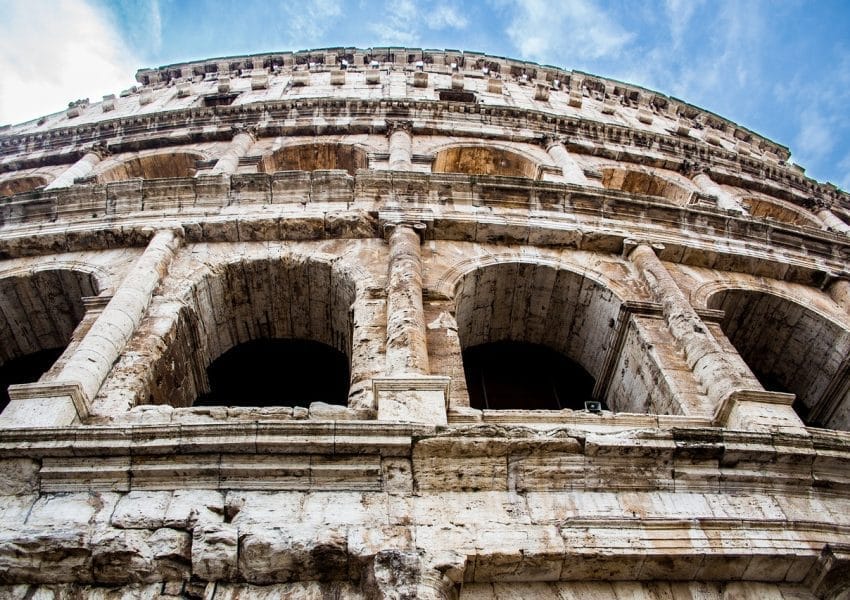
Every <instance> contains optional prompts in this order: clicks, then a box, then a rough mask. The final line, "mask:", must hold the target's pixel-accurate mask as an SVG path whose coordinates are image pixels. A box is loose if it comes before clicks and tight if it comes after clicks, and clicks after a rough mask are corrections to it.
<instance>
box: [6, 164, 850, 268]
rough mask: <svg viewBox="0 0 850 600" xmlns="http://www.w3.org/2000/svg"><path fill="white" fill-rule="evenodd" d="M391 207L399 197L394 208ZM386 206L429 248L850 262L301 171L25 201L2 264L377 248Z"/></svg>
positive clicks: (763, 231)
mask: <svg viewBox="0 0 850 600" xmlns="http://www.w3.org/2000/svg"><path fill="white" fill-rule="evenodd" d="M518 194H519V195H518ZM399 198H408V200H407V201H406V203H405V205H401V206H399V205H398V200H399ZM414 198H415V199H416V200H415V201H414V200H413V199H414ZM408 204H409V206H408ZM388 206H393V207H396V210H401V211H402V212H404V211H410V210H411V209H416V210H418V211H419V212H421V211H422V210H424V209H428V211H429V214H430V215H431V216H430V218H431V219H432V222H433V227H431V228H430V229H429V230H428V231H427V232H426V237H427V238H428V239H438V240H457V241H472V242H480V243H516V244H529V245H537V246H548V247H563V248H575V249H580V250H588V251H598V252H607V253H614V254H618V253H619V252H620V251H621V249H622V246H623V242H624V240H625V239H627V238H631V237H635V236H636V235H639V236H641V237H642V238H645V239H647V240H650V241H652V242H658V243H662V244H664V247H665V250H664V252H663V256H662V259H663V260H667V261H670V262H674V263H682V264H697V265H700V266H707V267H714V268H718V269H723V270H729V271H737V272H745V273H750V274H754V275H762V276H768V277H773V278H777V279H785V280H789V281H797V282H801V283H806V284H808V285H820V284H822V283H823V281H824V279H825V278H827V277H829V276H831V275H834V274H835V273H843V272H845V271H846V265H847V263H848V261H850V239H848V238H847V237H846V236H841V235H838V234H834V233H830V232H828V231H824V230H820V229H814V228H811V227H806V226H794V225H786V224H782V223H777V222H769V221H763V220H759V219H753V218H749V217H747V216H743V215H739V214H730V213H728V212H727V211H723V210H720V209H716V208H711V207H704V206H701V205H698V204H693V205H689V206H684V207H682V206H675V205H671V204H667V203H663V202H661V201H659V199H657V198H653V197H648V196H638V195H633V194H626V193H623V192H615V191H611V190H604V189H600V188H586V187H581V186H576V185H570V184H560V183H554V182H541V181H535V182H531V183H529V182H528V180H525V179H523V178H509V177H496V176H490V177H485V176H475V177H471V176H467V175H458V174H424V173H409V172H393V171H368V170H362V171H359V172H358V173H357V174H356V175H355V176H354V177H352V176H350V175H348V174H346V173H345V172H342V171H339V172H335V173H324V174H323V175H322V177H320V178H317V179H316V180H314V179H313V177H312V175H311V173H309V172H287V173H277V174H263V173H257V174H244V175H233V176H231V177H227V176H201V177H197V178H176V179H159V180H141V179H138V180H130V181H123V182H116V183H112V184H108V185H75V186H73V187H71V188H66V189H61V190H51V191H50V192H33V193H30V194H21V195H18V196H15V197H13V199H12V200H11V201H9V202H7V203H5V204H4V205H2V206H0V221H2V227H0V256H2V257H5V258H12V257H16V256H28V255H41V254H45V253H52V252H56V251H57V250H60V249H61V250H62V251H73V250H93V249H105V248H113V247H121V246H134V245H140V244H143V243H145V240H146V239H147V238H146V235H145V233H144V228H146V227H150V226H152V225H156V224H157V223H161V222H162V220H163V219H164V218H167V219H169V220H170V221H174V222H176V223H179V224H180V225H182V227H183V228H184V229H185V231H186V239H187V243H200V242H240V241H274V240H321V239H340V238H349V239H355V238H359V239H370V238H375V239H380V238H381V231H380V227H379V221H378V214H379V212H380V211H381V210H384V209H385V208H386V207H388ZM472 207H480V208H478V209H473V210H470V208H472ZM497 207H498V208H501V209H503V210H500V211H495V212H494V211H493V210H492V209H494V208H497ZM517 209H521V210H520V211H517ZM418 214H419V213H418V212H417V215H418ZM417 215H413V216H416V217H417V218H419V217H418V216H417Z"/></svg>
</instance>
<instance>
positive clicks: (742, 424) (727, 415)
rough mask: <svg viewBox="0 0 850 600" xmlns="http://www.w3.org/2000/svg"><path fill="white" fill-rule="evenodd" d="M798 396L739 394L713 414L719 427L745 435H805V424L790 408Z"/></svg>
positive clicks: (733, 394)
mask: <svg viewBox="0 0 850 600" xmlns="http://www.w3.org/2000/svg"><path fill="white" fill-rule="evenodd" d="M795 398H796V396H795V395H794V394H786V393H783V392H770V391H767V390H737V391H734V392H732V393H731V394H729V395H728V396H726V398H725V399H724V400H723V401H722V402H721V403H720V406H718V407H717V410H716V411H715V413H714V423H715V425H717V426H719V427H727V428H729V429H739V430H742V431H777V430H779V431H784V432H788V433H804V432H805V428H806V426H805V424H804V423H803V421H802V420H801V419H800V417H799V415H797V413H796V411H795V410H794V409H793V408H792V407H791V405H792V403H793V402H794V399H795Z"/></svg>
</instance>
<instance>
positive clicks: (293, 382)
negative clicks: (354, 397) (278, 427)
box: [195, 339, 349, 407]
mask: <svg viewBox="0 0 850 600" xmlns="http://www.w3.org/2000/svg"><path fill="white" fill-rule="evenodd" d="M207 375H208V377H209V382H210V392H209V393H207V394H202V395H201V396H199V397H198V399H197V400H196V401H195V406H302V407H308V406H309V405H310V403H311V402H326V403H328V404H341V405H345V404H347V402H348V384H349V369H348V359H347V358H346V356H345V354H343V353H342V352H340V351H339V350H336V349H335V348H332V347H331V346H328V345H326V344H322V343H320V342H314V341H308V340H289V339H258V340H252V341H250V342H246V343H244V344H240V345H238V346H234V347H233V348H231V349H230V350H228V351H227V352H225V353H224V354H222V355H221V356H220V357H218V358H217V359H216V360H215V361H213V362H212V364H210V366H209V367H207Z"/></svg>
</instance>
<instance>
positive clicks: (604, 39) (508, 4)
mask: <svg viewBox="0 0 850 600" xmlns="http://www.w3.org/2000/svg"><path fill="white" fill-rule="evenodd" d="M495 5H496V6H498V7H501V8H503V9H506V10H507V12H508V13H509V14H508V18H507V23H508V25H507V29H506V33H507V35H508V38H509V39H510V40H511V42H512V43H513V44H514V46H516V48H517V50H518V51H519V54H520V55H521V56H522V57H523V58H529V59H532V60H537V61H542V62H555V61H556V60H563V58H564V57H570V58H571V59H572V60H579V61H580V60H586V59H598V58H601V57H616V56H618V55H619V54H620V52H621V51H622V49H623V48H624V47H625V46H626V45H627V44H628V43H629V42H630V41H632V40H633V39H634V34H633V33H631V32H629V31H626V30H625V29H624V28H623V27H622V26H620V25H619V24H618V23H617V21H616V20H615V19H614V18H612V17H611V16H609V15H608V13H607V12H605V11H604V10H603V9H602V8H600V7H599V6H598V5H597V4H596V3H594V2H592V1H591V0H565V1H564V2H562V3H560V5H559V6H558V10H553V7H552V4H551V2H548V1H547V0H507V1H504V0H503V1H498V2H495Z"/></svg>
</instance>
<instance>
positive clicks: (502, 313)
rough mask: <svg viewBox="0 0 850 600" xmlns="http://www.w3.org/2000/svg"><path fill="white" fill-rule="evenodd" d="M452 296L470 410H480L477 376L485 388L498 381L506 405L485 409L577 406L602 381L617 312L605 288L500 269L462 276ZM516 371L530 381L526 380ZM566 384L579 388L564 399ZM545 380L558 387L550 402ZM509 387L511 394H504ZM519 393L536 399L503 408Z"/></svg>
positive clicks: (554, 273)
mask: <svg viewBox="0 0 850 600" xmlns="http://www.w3.org/2000/svg"><path fill="white" fill-rule="evenodd" d="M455 298H456V302H457V306H456V309H455V318H456V320H457V326H458V330H457V331H458V337H459V341H460V347H461V351H462V352H463V359H464V373H465V376H466V380H467V381H468V382H469V383H470V384H471V388H470V389H469V390H468V391H469V396H470V401H471V403H473V405H479V406H483V405H484V404H485V403H484V402H483V400H482V395H483V392H484V390H482V389H480V385H481V383H480V378H481V376H482V375H483V376H484V378H485V384H486V380H487V379H488V378H490V379H491V380H492V381H493V383H494V385H496V380H497V379H499V380H502V379H505V381H504V382H502V383H499V384H498V385H500V386H502V387H503V388H505V392H504V398H505V401H504V402H501V401H500V402H498V403H496V402H490V401H489V400H488V402H487V404H489V405H490V407H491V408H496V407H498V408H513V409H530V408H543V407H544V406H545V407H546V408H578V409H583V408H584V401H585V400H590V399H591V394H592V390H593V383H594V381H595V379H596V378H598V377H600V376H601V375H603V372H604V369H605V356H606V354H607V351H608V347H609V345H610V344H611V342H612V339H613V329H612V327H611V324H612V323H613V322H614V320H615V319H616V318H617V315H618V313H619V309H620V304H621V303H620V300H619V298H618V297H617V296H616V295H615V294H614V293H613V292H612V291H611V290H609V289H606V288H604V287H602V286H601V285H600V284H598V283H596V282H595V281H593V280H592V279H590V278H589V277H585V276H584V275H582V274H580V273H575V272H572V271H567V270H564V269H557V268H555V267H554V266H551V265H546V264H531V263H499V264H494V265H488V266H484V267H480V268H478V269H476V270H474V271H470V272H469V273H467V274H466V275H464V276H463V277H462V278H461V280H460V281H459V282H458V285H457V288H456V290H455ZM490 361H493V364H496V365H499V366H500V367H503V368H502V370H501V372H500V371H499V369H498V368H497V369H493V368H491V367H489V366H488V362H490ZM516 365H522V367H521V368H519V369H518V368H516ZM522 368H525V369H526V370H531V371H533V372H534V375H533V376H531V377H526V376H525V375H523V374H522V373H521V370H522ZM508 373H512V374H513V376H514V377H515V379H513V381H514V383H513V384H512V383H509V381H507V379H510V378H508V377H507V374H508ZM579 373H581V375H580V376H579V375H578V374H579ZM565 378H566V379H569V378H576V381H578V380H580V381H581V382H582V387H580V388H577V389H576V390H575V392H576V393H574V394H573V393H568V392H567V391H565V390H564V387H563V381H564V379H565ZM547 381H548V382H549V383H546V382H547ZM552 381H555V383H554V385H555V390H556V391H557V390H558V389H559V386H560V389H561V391H560V392H557V394H558V395H559V400H558V401H557V402H554V401H552V402H548V401H546V400H545V399H544V397H546V396H547V394H548V396H549V397H550V398H551V396H552V385H553V384H552ZM476 386H478V387H479V389H478V390H477V391H476V389H475V388H476ZM514 386H515V387H516V389H515V390H514V391H510V390H508V388H512V387H514ZM541 388H548V389H549V392H545V393H544V392H542V391H540V389H541ZM522 389H525V391H524V392H523V391H521V390H522ZM535 390H537V391H535ZM635 393H636V394H637V393H639V391H638V390H636V391H635ZM522 394H525V395H526V396H527V397H528V398H530V397H531V396H534V397H535V398H537V399H536V400H534V401H530V400H523V401H520V402H517V403H513V402H508V399H510V398H514V399H516V398H518V397H519V396H520V395H522ZM617 402H618V400H616V399H615V400H614V401H613V403H615V404H616V403H617ZM509 404H510V406H508V405H509ZM615 408H616V406H615Z"/></svg>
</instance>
